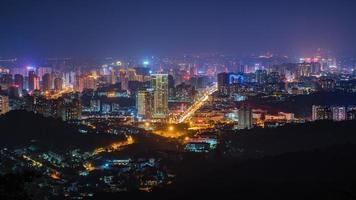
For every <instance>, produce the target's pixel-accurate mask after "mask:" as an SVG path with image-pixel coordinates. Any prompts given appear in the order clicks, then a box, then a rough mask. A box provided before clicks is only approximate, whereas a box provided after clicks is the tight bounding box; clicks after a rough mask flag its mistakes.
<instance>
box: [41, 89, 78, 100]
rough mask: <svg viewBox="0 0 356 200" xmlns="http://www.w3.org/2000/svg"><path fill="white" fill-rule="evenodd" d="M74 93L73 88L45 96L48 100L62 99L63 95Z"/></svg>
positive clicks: (47, 93)
mask: <svg viewBox="0 0 356 200" xmlns="http://www.w3.org/2000/svg"><path fill="white" fill-rule="evenodd" d="M71 92H73V88H71V87H64V88H63V89H62V90H60V91H56V92H54V93H49V92H46V93H45V94H44V95H45V97H46V98H48V99H58V98H59V97H61V96H62V95H63V94H67V93H71Z"/></svg>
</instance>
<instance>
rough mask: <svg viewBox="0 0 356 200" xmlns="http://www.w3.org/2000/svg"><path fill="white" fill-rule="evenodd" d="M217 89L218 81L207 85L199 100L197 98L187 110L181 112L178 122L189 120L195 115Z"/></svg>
mask: <svg viewBox="0 0 356 200" xmlns="http://www.w3.org/2000/svg"><path fill="white" fill-rule="evenodd" d="M217 90H218V85H217V83H214V85H212V86H210V87H207V88H206V89H205V90H204V92H202V95H201V96H200V97H199V98H198V100H196V101H195V102H194V103H193V104H192V105H191V106H190V107H189V108H188V109H187V110H186V111H184V112H183V113H182V114H181V116H179V117H178V120H177V122H178V123H183V122H185V121H187V120H188V119H189V118H190V117H192V116H193V114H194V113H195V112H196V111H197V110H199V109H200V108H201V107H202V106H203V105H204V104H205V102H206V101H207V100H208V99H209V96H210V95H211V94H213V93H214V92H216V91H217Z"/></svg>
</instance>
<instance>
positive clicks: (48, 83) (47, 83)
mask: <svg viewBox="0 0 356 200" xmlns="http://www.w3.org/2000/svg"><path fill="white" fill-rule="evenodd" d="M52 82H53V81H52V74H50V73H46V74H44V75H43V76H42V86H43V87H42V89H43V90H44V91H46V90H51V89H52V88H53V87H52V85H53V83H52Z"/></svg>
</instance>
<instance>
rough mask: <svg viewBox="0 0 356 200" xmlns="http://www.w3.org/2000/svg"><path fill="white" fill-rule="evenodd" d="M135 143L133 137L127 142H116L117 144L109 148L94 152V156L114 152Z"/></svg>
mask: <svg viewBox="0 0 356 200" xmlns="http://www.w3.org/2000/svg"><path fill="white" fill-rule="evenodd" d="M134 142H135V141H134V139H133V137H132V136H128V137H127V139H126V141H122V142H116V143H113V144H111V145H109V146H107V147H100V148H97V149H95V150H94V152H93V155H98V154H100V153H104V152H113V151H116V150H119V149H121V148H122V147H125V146H128V145H130V144H133V143H134Z"/></svg>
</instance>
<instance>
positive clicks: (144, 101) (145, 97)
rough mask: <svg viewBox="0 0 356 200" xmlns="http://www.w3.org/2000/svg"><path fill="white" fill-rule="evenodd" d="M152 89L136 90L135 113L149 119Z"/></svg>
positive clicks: (150, 115)
mask: <svg viewBox="0 0 356 200" xmlns="http://www.w3.org/2000/svg"><path fill="white" fill-rule="evenodd" d="M152 103H153V96H152V90H140V91H138V92H137V102H136V107H137V115H138V116H139V117H142V118H143V119H151V117H152Z"/></svg>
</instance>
